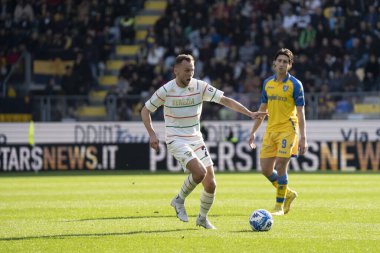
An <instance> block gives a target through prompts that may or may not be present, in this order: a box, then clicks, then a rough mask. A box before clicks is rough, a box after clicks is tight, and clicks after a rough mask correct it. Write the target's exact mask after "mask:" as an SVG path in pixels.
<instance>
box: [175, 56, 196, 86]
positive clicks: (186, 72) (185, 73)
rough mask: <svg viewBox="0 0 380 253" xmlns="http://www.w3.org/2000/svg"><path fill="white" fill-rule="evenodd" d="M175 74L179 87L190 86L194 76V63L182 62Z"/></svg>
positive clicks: (177, 66)
mask: <svg viewBox="0 0 380 253" xmlns="http://www.w3.org/2000/svg"><path fill="white" fill-rule="evenodd" d="M174 74H175V76H176V81H177V84H178V85H179V86H181V87H186V86H188V85H189V83H190V81H191V78H192V77H193V76H194V62H188V61H182V62H181V63H180V64H178V65H176V66H175V67H174Z"/></svg>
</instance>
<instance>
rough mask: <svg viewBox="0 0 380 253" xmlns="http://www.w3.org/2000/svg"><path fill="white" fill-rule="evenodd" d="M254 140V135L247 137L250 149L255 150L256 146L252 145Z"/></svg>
mask: <svg viewBox="0 0 380 253" xmlns="http://www.w3.org/2000/svg"><path fill="white" fill-rule="evenodd" d="M255 138H256V133H253V134H251V136H250V137H249V141H248V144H249V146H250V147H251V149H255V148H256V144H255V143H254V141H255Z"/></svg>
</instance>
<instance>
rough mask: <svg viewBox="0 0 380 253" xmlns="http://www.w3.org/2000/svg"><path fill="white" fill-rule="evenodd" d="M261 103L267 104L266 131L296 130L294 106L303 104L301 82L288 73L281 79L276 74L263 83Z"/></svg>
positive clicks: (296, 122) (295, 110) (296, 119)
mask: <svg viewBox="0 0 380 253" xmlns="http://www.w3.org/2000/svg"><path fill="white" fill-rule="evenodd" d="M261 103H264V104H267V109H268V113H269V119H268V126H267V130H266V131H267V132H292V131H297V132H298V118H297V108H296V106H304V105H305V98H304V92H303V87H302V83H301V82H300V81H299V80H298V79H297V78H295V77H294V76H292V75H290V74H289V73H288V74H287V76H286V77H285V79H283V80H277V78H276V75H273V76H271V77H269V78H267V79H266V80H265V81H264V84H263V91H262V94H261Z"/></svg>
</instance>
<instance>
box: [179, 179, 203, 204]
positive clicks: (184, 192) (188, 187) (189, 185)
mask: <svg viewBox="0 0 380 253" xmlns="http://www.w3.org/2000/svg"><path fill="white" fill-rule="evenodd" d="M197 185H198V184H197V183H195V182H194V179H193V175H192V174H190V175H189V176H188V177H187V178H186V179H185V181H184V182H183V185H182V187H181V190H180V191H179V193H178V196H179V197H180V198H181V199H183V200H184V199H185V198H186V197H187V196H189V194H190V193H191V192H192V191H193V190H194V189H195V187H197Z"/></svg>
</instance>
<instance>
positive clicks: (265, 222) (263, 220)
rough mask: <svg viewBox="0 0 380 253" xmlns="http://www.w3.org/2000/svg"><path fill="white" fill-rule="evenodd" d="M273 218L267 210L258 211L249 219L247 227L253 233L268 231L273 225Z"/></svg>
mask: <svg viewBox="0 0 380 253" xmlns="http://www.w3.org/2000/svg"><path fill="white" fill-rule="evenodd" d="M273 222H274V220H273V217H272V215H271V214H270V212H268V211H267V210H264V209H259V210H256V211H254V212H253V213H252V214H251V216H250V217H249V225H251V228H252V230H253V231H269V230H270V229H271V228H272V225H273Z"/></svg>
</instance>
